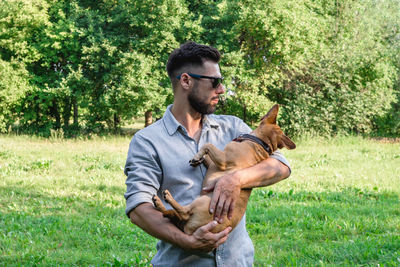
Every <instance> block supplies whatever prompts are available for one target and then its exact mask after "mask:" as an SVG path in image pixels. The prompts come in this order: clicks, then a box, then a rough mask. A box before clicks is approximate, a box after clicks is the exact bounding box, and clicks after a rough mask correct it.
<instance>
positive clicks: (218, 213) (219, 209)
mask: <svg viewBox="0 0 400 267" xmlns="http://www.w3.org/2000/svg"><path fill="white" fill-rule="evenodd" d="M225 201H226V200H225V197H224V196H220V197H219V200H218V204H217V207H216V210H215V214H214V218H218V219H221V214H222V212H223V210H224V206H225Z"/></svg>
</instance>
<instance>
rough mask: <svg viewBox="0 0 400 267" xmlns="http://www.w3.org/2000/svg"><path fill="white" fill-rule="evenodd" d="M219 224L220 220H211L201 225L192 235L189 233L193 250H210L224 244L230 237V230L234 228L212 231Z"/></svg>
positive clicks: (190, 245)
mask: <svg viewBox="0 0 400 267" xmlns="http://www.w3.org/2000/svg"><path fill="white" fill-rule="evenodd" d="M217 225H218V222H216V221H211V222H209V223H208V224H206V225H203V226H202V227H199V228H198V229H197V230H196V231H195V232H194V233H193V234H192V235H189V236H188V237H189V245H188V247H189V248H190V249H192V250H197V251H204V252H210V251H212V250H213V249H215V248H217V247H218V246H219V245H221V244H223V243H224V242H225V241H226V239H227V238H228V234H229V232H230V231H231V230H232V228H231V227H228V228H226V229H225V230H223V231H221V232H219V233H216V234H214V233H212V232H211V230H212V229H214V227H215V226H217Z"/></svg>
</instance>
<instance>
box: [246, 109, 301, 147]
mask: <svg viewBox="0 0 400 267" xmlns="http://www.w3.org/2000/svg"><path fill="white" fill-rule="evenodd" d="M278 110H279V105H278V104H275V105H274V106H273V107H272V108H271V109H270V110H269V111H268V113H267V115H265V116H264V117H263V118H262V119H261V123H260V125H259V126H258V127H257V128H256V129H255V130H254V131H253V134H254V135H255V136H257V137H258V138H260V139H261V140H263V141H264V142H265V143H267V144H268V145H269V146H270V147H271V149H272V151H275V150H277V149H278V148H283V147H286V148H287V149H295V148H296V144H295V143H293V141H292V140H290V139H289V137H287V136H286V135H285V134H284V133H283V132H282V130H281V128H280V127H279V126H278V125H277V124H276V117H277V115H278Z"/></svg>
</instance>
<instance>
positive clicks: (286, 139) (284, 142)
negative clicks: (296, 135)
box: [278, 135, 296, 149]
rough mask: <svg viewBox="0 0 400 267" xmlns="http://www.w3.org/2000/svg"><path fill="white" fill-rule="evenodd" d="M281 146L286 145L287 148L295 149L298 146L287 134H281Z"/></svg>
mask: <svg viewBox="0 0 400 267" xmlns="http://www.w3.org/2000/svg"><path fill="white" fill-rule="evenodd" d="M278 147H279V148H282V147H286V148H287V149H295V148H296V144H295V143H293V141H292V140H290V138H289V137H287V136H286V135H282V136H281V141H280V142H279V146H278Z"/></svg>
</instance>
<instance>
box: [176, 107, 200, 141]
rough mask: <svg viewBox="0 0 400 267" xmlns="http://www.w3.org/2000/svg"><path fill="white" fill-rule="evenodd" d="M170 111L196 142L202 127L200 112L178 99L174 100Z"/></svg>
mask: <svg viewBox="0 0 400 267" xmlns="http://www.w3.org/2000/svg"><path fill="white" fill-rule="evenodd" d="M171 113H172V115H173V116H174V117H175V119H176V120H177V121H178V122H179V123H180V124H182V125H183V126H184V127H185V129H186V131H187V132H188V135H189V136H190V137H192V138H193V139H195V140H196V142H198V141H199V138H200V133H201V128H202V114H200V113H199V112H197V111H195V110H193V108H192V107H191V106H190V105H183V104H180V103H178V101H174V104H173V105H172V107H171Z"/></svg>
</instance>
